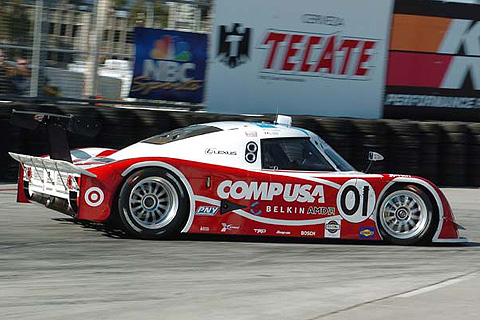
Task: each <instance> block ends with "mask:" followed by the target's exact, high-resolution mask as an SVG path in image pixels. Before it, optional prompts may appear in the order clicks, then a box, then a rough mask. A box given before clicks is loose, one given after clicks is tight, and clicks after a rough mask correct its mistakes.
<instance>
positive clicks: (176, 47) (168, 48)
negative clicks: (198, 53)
mask: <svg viewBox="0 0 480 320" xmlns="http://www.w3.org/2000/svg"><path fill="white" fill-rule="evenodd" d="M176 40H177V41H176ZM150 57H151V58H152V59H155V60H172V61H179V62H188V61H191V60H192V53H191V52H190V45H189V44H188V43H187V42H184V41H181V40H179V39H178V38H175V37H171V36H169V35H165V36H163V37H162V38H160V39H158V40H157V41H155V43H154V47H153V49H152V50H150Z"/></svg>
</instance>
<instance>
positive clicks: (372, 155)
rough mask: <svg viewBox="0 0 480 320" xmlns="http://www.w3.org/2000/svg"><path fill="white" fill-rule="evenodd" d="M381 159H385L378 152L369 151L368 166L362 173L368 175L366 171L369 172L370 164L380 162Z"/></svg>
mask: <svg viewBox="0 0 480 320" xmlns="http://www.w3.org/2000/svg"><path fill="white" fill-rule="evenodd" d="M383 159H385V158H384V157H383V156H382V155H381V154H380V153H378V152H375V151H369V152H368V161H369V163H368V166H367V168H366V169H365V170H364V171H363V172H365V173H368V170H370V168H371V166H372V164H373V163H374V162H375V161H382V160H383Z"/></svg>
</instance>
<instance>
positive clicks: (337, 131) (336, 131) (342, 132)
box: [304, 118, 353, 162]
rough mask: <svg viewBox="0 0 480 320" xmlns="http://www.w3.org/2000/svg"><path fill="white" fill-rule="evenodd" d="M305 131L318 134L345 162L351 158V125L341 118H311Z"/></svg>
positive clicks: (348, 121)
mask: <svg viewBox="0 0 480 320" xmlns="http://www.w3.org/2000/svg"><path fill="white" fill-rule="evenodd" d="M309 124H310V126H305V127H304V128H305V129H308V130H311V131H313V132H314V133H316V134H318V135H319V136H320V137H321V138H322V139H323V140H325V142H326V143H328V144H329V145H330V146H331V147H332V148H333V149H335V151H337V152H338V153H339V154H340V155H341V156H342V157H344V158H345V159H346V160H347V161H349V162H350V161H351V159H352V157H353V148H352V123H351V121H350V120H349V119H343V118H312V120H311V121H310V123H309Z"/></svg>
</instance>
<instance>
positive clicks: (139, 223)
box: [118, 168, 189, 239]
mask: <svg viewBox="0 0 480 320" xmlns="http://www.w3.org/2000/svg"><path fill="white" fill-rule="evenodd" d="M188 207H189V203H188V197H187V193H186V191H185V188H184V186H183V185H182V184H181V183H180V182H179V181H178V178H177V177H176V176H175V175H173V174H172V173H171V172H169V171H167V170H164V169H160V168H146V169H141V170H139V171H136V172H134V173H132V174H131V175H130V176H129V177H128V178H127V179H126V181H125V183H124V184H123V186H122V188H121V189H120V193H119V198H118V215H119V217H120V220H121V222H122V225H123V227H124V228H125V230H126V231H127V232H128V233H130V234H132V235H133V236H135V237H138V238H142V239H164V238H168V237H170V236H172V235H174V234H176V233H178V232H179V231H180V230H181V228H182V227H183V225H184V224H185V221H186V218H187V213H188Z"/></svg>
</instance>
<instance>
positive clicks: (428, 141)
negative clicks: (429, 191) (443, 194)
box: [418, 122, 441, 183]
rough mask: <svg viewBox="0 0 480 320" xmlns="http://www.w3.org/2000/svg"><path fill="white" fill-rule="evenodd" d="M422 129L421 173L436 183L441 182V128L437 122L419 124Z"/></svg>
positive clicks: (420, 137) (420, 136)
mask: <svg viewBox="0 0 480 320" xmlns="http://www.w3.org/2000/svg"><path fill="white" fill-rule="evenodd" d="M418 127H419V129H420V135H419V139H420V143H421V148H420V172H419V174H420V175H421V176H422V177H424V178H426V179H428V180H430V181H432V182H434V183H439V182H440V171H439V170H440V166H439V163H440V141H441V139H440V127H439V125H438V124H437V123H435V122H418Z"/></svg>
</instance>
